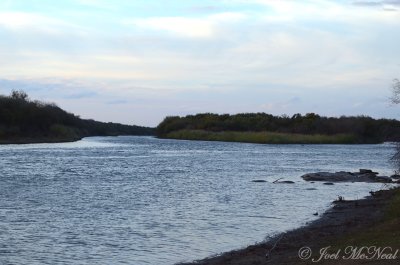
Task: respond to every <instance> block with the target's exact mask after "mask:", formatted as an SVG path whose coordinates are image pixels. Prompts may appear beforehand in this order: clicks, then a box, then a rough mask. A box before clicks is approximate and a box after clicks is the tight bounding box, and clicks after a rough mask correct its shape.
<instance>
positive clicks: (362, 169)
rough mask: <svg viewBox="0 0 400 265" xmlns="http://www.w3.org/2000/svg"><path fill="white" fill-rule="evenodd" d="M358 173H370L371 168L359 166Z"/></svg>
mask: <svg viewBox="0 0 400 265" xmlns="http://www.w3.org/2000/svg"><path fill="white" fill-rule="evenodd" d="M360 173H361V174H365V173H372V170H371V169H364V168H361V169H360Z"/></svg>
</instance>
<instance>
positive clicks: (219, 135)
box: [162, 130, 378, 144]
mask: <svg viewBox="0 0 400 265" xmlns="http://www.w3.org/2000/svg"><path fill="white" fill-rule="evenodd" d="M162 138H168V139H176V140H200V141H221V142H241V143H257V144H359V143H366V142H364V141H361V140H360V139H357V137H356V136H354V135H352V134H335V135H324V134H311V135H307V134H295V133H278V132H267V131H262V132H238V131H221V132H212V131H204V130H179V131H173V132H170V133H168V134H167V135H165V136H163V137H162ZM368 143H378V142H368Z"/></svg>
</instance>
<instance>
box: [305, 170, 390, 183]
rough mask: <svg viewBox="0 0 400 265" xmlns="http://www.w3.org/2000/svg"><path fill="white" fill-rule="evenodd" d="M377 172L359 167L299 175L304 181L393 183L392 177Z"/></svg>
mask: <svg viewBox="0 0 400 265" xmlns="http://www.w3.org/2000/svg"><path fill="white" fill-rule="evenodd" d="M378 174H379V173H378V172H373V171H372V170H370V169H360V170H359V172H346V171H339V172H335V173H331V172H317V173H308V174H305V175H303V176H301V178H302V179H304V180H305V181H324V182H383V183H393V182H394V179H392V178H391V177H388V176H378Z"/></svg>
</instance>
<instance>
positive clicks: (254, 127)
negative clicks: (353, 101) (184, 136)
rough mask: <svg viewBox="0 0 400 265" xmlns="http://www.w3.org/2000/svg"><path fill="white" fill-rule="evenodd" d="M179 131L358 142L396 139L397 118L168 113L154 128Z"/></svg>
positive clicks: (160, 132) (399, 131) (161, 134)
mask: <svg viewBox="0 0 400 265" xmlns="http://www.w3.org/2000/svg"><path fill="white" fill-rule="evenodd" d="M180 130H202V131H211V132H223V131H239V132H244V131H254V132H260V131H268V132H280V133H293V134H306V135H310V134H321V135H336V134H352V135H355V136H356V137H357V139H359V142H363V143H364V142H371V143H372V142H383V141H397V140H398V137H399V136H400V121H397V120H393V119H373V118H371V117H367V116H355V117H353V116H350V117H348V116H341V117H323V116H320V115H318V114H315V113H308V114H305V115H302V114H295V115H293V116H291V117H289V116H287V115H282V116H274V115H271V114H267V113H240V114H235V115H229V114H222V115H219V114H213V113H202V114H197V115H188V116H185V117H179V116H170V117H167V118H165V119H164V120H163V121H162V122H161V123H160V124H159V125H158V127H157V128H156V134H157V136H159V137H166V136H167V135H168V134H169V133H171V132H175V131H180Z"/></svg>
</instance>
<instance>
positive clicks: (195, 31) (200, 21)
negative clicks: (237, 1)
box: [123, 12, 246, 38]
mask: <svg viewBox="0 0 400 265" xmlns="http://www.w3.org/2000/svg"><path fill="white" fill-rule="evenodd" d="M245 17H246V16H245V15H244V14H242V13H232V12H226V13H217V14H214V15H209V16H207V17H203V18H192V17H150V18H143V19H130V20H125V21H123V24H125V25H134V26H136V27H139V28H144V29H151V30H159V31H166V32H170V33H172V34H176V35H178V36H182V37H189V38H210V37H212V36H213V35H214V34H215V33H216V29H217V27H218V25H219V24H222V23H234V22H237V21H239V20H242V19H244V18H245Z"/></svg>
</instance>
